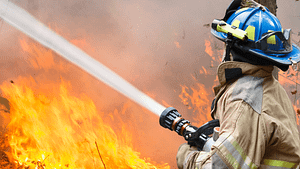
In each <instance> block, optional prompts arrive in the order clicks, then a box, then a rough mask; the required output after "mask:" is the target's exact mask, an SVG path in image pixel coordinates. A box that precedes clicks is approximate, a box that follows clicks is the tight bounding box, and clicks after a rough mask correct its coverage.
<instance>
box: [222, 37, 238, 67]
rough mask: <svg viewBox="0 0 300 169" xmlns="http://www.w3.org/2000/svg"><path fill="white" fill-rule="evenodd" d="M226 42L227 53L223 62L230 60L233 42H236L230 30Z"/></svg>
mask: <svg viewBox="0 0 300 169" xmlns="http://www.w3.org/2000/svg"><path fill="white" fill-rule="evenodd" d="M225 43H226V53H225V57H224V58H223V62H226V61H230V51H231V48H232V46H233V44H234V43H235V40H234V38H233V36H232V34H231V33H230V32H229V33H228V36H227V39H226V40H225Z"/></svg>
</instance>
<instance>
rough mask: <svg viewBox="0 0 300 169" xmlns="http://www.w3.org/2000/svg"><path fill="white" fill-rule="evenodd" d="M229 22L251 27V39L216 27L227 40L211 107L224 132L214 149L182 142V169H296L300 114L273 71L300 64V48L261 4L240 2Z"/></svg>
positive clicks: (179, 157)
mask: <svg viewBox="0 0 300 169" xmlns="http://www.w3.org/2000/svg"><path fill="white" fill-rule="evenodd" d="M223 21H225V22H226V23H228V24H229V25H232V26H233V27H235V28H239V29H241V30H244V31H246V32H247V40H246V41H245V40H244V41H242V40H237V38H235V37H233V36H232V34H229V33H224V32H218V31H216V30H215V29H212V31H211V32H212V34H213V35H214V36H215V37H216V38H218V39H219V40H222V41H223V42H225V44H226V52H225V55H224V58H223V62H222V63H221V64H220V65H219V67H218V72H217V75H218V79H219V82H220V85H219V86H217V87H215V88H214V90H215V95H216V96H215V99H214V101H213V104H212V111H211V115H212V117H213V118H214V119H219V120H220V136H219V138H218V139H217V140H216V142H215V143H214V144H213V145H212V147H211V150H210V152H203V151H198V150H197V148H196V147H193V146H190V145H188V144H182V145H181V146H180V147H179V149H178V153H177V156H176V159H177V165H178V168H179V169H182V168H185V169H200V168H217V169H218V168H220V169H222V168H230V169H236V168H242V169H244V168H245V169H258V168H261V169H264V168H267V169H290V168H294V169H295V168H297V166H298V165H299V163H300V138H299V137H300V136H299V131H298V129H297V121H296V114H295V112H294V109H293V105H292V103H291V101H290V99H289V97H288V95H287V93H286V91H285V90H284V89H283V87H282V86H281V85H280V84H279V83H278V81H277V80H276V79H275V78H274V77H273V76H272V71H273V68H274V66H276V67H278V68H279V69H281V70H282V71H287V70H288V69H289V66H290V65H292V64H296V63H298V62H299V61H300V48H299V47H298V46H296V45H295V44H292V43H291V37H290V34H291V31H290V30H283V29H282V27H281V24H280V22H279V20H278V19H277V18H276V17H275V16H274V15H273V14H271V13H270V12H269V10H268V9H267V8H266V7H263V6H261V5H260V4H257V3H254V2H251V1H241V0H239V1H238V0H234V1H233V2H232V3H231V4H230V6H229V7H228V9H227V10H226V14H225V17H224V18H223Z"/></svg>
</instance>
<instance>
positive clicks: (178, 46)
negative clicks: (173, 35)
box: [174, 41, 181, 49]
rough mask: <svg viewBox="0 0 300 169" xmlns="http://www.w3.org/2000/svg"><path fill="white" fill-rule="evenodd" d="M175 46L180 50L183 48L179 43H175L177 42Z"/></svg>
mask: <svg viewBox="0 0 300 169" xmlns="http://www.w3.org/2000/svg"><path fill="white" fill-rule="evenodd" d="M174 44H175V45H176V47H177V48H178V49H180V48H181V46H180V44H179V42H177V41H175V42H174Z"/></svg>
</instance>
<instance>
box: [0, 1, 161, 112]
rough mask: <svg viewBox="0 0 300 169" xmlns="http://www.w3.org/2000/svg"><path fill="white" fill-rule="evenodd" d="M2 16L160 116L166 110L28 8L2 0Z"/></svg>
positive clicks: (0, 6)
mask: <svg viewBox="0 0 300 169" xmlns="http://www.w3.org/2000/svg"><path fill="white" fill-rule="evenodd" d="M0 17H1V18H2V19H3V20H4V21H6V22H7V23H9V24H10V25H12V26H14V27H15V28H17V29H19V30H20V31H22V32H23V33H25V34H27V35H28V36H30V37H31V38H33V39H35V40H36V41H38V42H39V43H41V44H43V45H44V46H46V47H48V48H50V49H52V50H53V51H55V52H57V53H58V54H59V55H61V56H63V57H64V58H65V59H67V60H69V61H70V62H72V63H74V64H75V65H77V66H78V67H80V68H82V69H83V70H85V71H86V72H88V73H89V74H91V75H93V76H94V77H96V78H97V79H99V80H101V81H102V82H104V83H106V84H107V85H109V86H110V87H112V88H113V89H115V90H117V91H119V92H120V93H122V94H124V95H125V96H127V97H128V98H130V99H132V100H133V101H135V102H136V103H138V104H140V105H141V106H143V107H145V108H147V109H148V110H150V111H151V112H153V113H154V114H156V115H158V116H160V114H161V113H162V112H163V111H164V110H165V107H164V106H162V105H161V104H159V103H157V102H156V101H155V100H153V99H152V98H150V97H149V96H147V95H146V94H144V93H143V92H141V91H140V90H138V89H136V88H135V87H134V86H132V85H131V84H130V83H128V82H127V81H126V80H124V79H123V78H122V77H120V76H119V75H117V74H116V73H114V72H113V71H111V70H110V69H108V68H107V67H106V66H104V65H103V64H101V63H100V62H98V61H97V60H95V59H93V58H92V57H90V56H89V55H87V54H86V53H85V52H83V51H82V50H81V49H79V48H78V47H76V46H74V45H73V44H71V43H69V42H68V41H67V40H66V39H64V38H63V37H61V36H59V35H58V34H56V33H55V32H54V31H52V30H51V29H49V28H48V27H46V26H45V25H44V24H43V23H41V22H39V21H38V20H36V19H35V18H34V17H33V16H32V15H30V14H29V13H28V12H27V11H25V10H24V9H22V8H20V7H18V6H16V5H15V4H13V3H12V2H10V1H8V0H0Z"/></svg>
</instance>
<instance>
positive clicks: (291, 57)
mask: <svg viewBox="0 0 300 169" xmlns="http://www.w3.org/2000/svg"><path fill="white" fill-rule="evenodd" d="M211 34H212V35H213V36H215V37H216V38H217V39H219V40H221V41H223V42H226V39H227V34H226V33H223V32H218V31H215V30H214V29H211ZM292 48H293V50H292V51H291V52H290V53H288V54H271V53H266V52H264V51H262V50H260V49H249V50H248V51H247V52H249V53H251V54H254V55H256V56H258V57H261V58H264V59H266V60H270V61H273V62H277V63H279V64H281V65H292V63H293V62H294V63H298V62H300V48H299V47H298V46H297V45H296V44H292Z"/></svg>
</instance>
